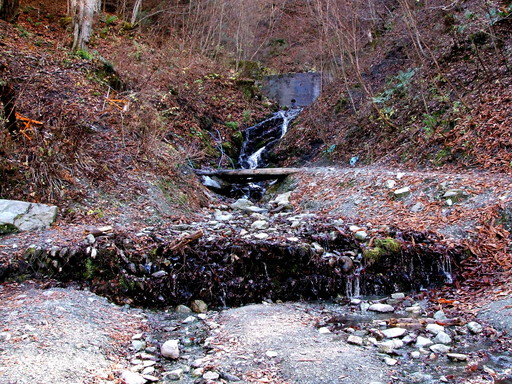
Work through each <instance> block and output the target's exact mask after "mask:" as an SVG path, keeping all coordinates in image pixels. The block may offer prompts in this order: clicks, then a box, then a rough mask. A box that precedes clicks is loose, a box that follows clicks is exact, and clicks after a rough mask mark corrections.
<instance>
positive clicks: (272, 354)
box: [265, 351, 278, 358]
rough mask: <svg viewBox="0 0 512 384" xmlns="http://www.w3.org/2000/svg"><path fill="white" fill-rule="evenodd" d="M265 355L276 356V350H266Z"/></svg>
mask: <svg viewBox="0 0 512 384" xmlns="http://www.w3.org/2000/svg"><path fill="white" fill-rule="evenodd" d="M265 355H266V356H267V357H270V358H273V357H277V355H278V353H277V352H276V351H267V352H265Z"/></svg>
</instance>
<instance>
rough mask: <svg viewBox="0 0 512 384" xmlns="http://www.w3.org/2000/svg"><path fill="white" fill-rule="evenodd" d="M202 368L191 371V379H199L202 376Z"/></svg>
mask: <svg viewBox="0 0 512 384" xmlns="http://www.w3.org/2000/svg"><path fill="white" fill-rule="evenodd" d="M203 373H204V368H195V369H193V370H192V372H191V375H192V376H193V377H201V376H203Z"/></svg>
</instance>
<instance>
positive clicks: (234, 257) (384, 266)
mask: <svg viewBox="0 0 512 384" xmlns="http://www.w3.org/2000/svg"><path fill="white" fill-rule="evenodd" d="M310 221H311V222H310V223H307V224H306V225H305V226H304V228H303V230H302V231H301V233H300V239H299V238H296V237H294V238H286V237H282V238H278V239H273V240H268V239H267V240H257V239H254V238H243V237H241V236H239V235H236V234H234V233H233V231H232V230H231V229H229V228H218V227H215V224H211V226H210V227H208V226H206V225H205V226H203V227H202V228H201V227H198V226H197V225H196V226H188V227H186V228H183V227H179V228H178V226H171V227H169V228H168V229H166V230H148V231H146V232H142V233H140V234H137V236H133V235H128V234H125V233H111V234H105V235H103V234H100V235H96V236H94V235H88V236H87V237H86V239H85V240H84V241H83V242H80V243H79V244H73V245H69V246H66V247H55V246H53V247H49V248H45V247H31V248H29V249H27V250H26V251H24V252H20V253H19V254H18V255H17V257H15V258H13V259H12V260H11V261H10V263H9V264H6V265H0V282H2V281H6V280H16V279H27V278H29V277H35V278H43V279H55V280H57V281H60V282H64V283H66V282H79V283H81V284H82V285H83V286H87V287H89V288H90V289H91V290H92V291H94V292H95V293H98V294H101V295H103V296H107V297H109V298H110V299H112V300H113V301H115V302H117V303H124V304H131V305H138V306H144V307H166V306H172V305H177V304H183V303H189V302H190V301H191V300H193V299H202V300H204V301H206V302H207V303H209V304H210V305H213V306H219V307H220V306H239V305H243V304H247V303H254V302H261V301H262V300H273V301H276V300H283V301H286V300H314V299H330V298H335V297H338V296H357V295H370V294H389V293H392V292H397V291H403V292H410V291H417V290H420V289H423V288H429V287H432V286H436V285H441V284H444V283H447V282H450V281H449V280H450V279H451V278H452V275H451V274H450V277H449V279H447V273H448V272H447V271H449V270H450V265H451V260H454V261H455V264H458V261H460V259H461V258H462V257H463V256H464V254H465V251H464V250H463V249H460V248H448V247H447V246H445V245H442V244H441V243H440V242H439V241H438V240H439V239H437V238H436V237H435V236H434V235H431V234H426V233H416V232H407V233H406V232H391V233H388V234H387V235H386V236H382V237H380V236H377V237H375V238H374V239H373V240H372V244H371V246H368V243H367V242H362V241H359V240H357V239H356V238H355V237H354V234H353V233H352V232H350V230H349V229H348V228H340V227H337V226H335V225H332V224H324V223H322V222H320V221H319V220H315V219H311V220H310ZM212 226H213V227H212ZM450 272H452V271H450ZM453 273H454V274H455V275H456V271H453ZM454 277H456V276H454Z"/></svg>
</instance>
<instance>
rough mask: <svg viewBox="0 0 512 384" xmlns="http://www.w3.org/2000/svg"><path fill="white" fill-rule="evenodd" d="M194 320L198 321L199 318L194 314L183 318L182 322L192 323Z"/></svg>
mask: <svg viewBox="0 0 512 384" xmlns="http://www.w3.org/2000/svg"><path fill="white" fill-rule="evenodd" d="M194 321H197V318H196V317H194V316H189V317H187V318H186V319H185V320H183V321H182V323H183V324H190V323H193V322H194Z"/></svg>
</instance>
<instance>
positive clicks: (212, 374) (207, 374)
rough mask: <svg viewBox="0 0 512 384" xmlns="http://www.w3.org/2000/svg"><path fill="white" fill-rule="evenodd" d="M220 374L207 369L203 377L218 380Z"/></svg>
mask: <svg viewBox="0 0 512 384" xmlns="http://www.w3.org/2000/svg"><path fill="white" fill-rule="evenodd" d="M219 377H220V375H219V374H218V373H217V372H214V371H207V372H205V373H204V374H203V379H205V380H217V379H218V378H219Z"/></svg>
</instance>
